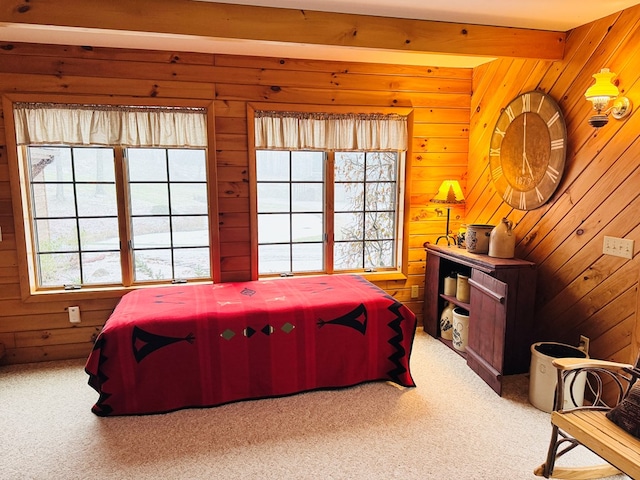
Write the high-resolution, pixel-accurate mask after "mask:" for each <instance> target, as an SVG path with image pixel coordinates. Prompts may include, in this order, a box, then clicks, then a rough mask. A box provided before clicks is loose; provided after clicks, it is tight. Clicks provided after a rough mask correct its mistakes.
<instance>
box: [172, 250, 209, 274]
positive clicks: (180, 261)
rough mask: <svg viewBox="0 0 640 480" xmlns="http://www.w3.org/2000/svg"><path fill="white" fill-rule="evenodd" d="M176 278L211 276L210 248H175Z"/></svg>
mask: <svg viewBox="0 0 640 480" xmlns="http://www.w3.org/2000/svg"><path fill="white" fill-rule="evenodd" d="M173 255H174V262H175V272H176V273H175V278H209V277H211V269H210V268H209V248H184V249H180V248H179V249H176V250H174V254H173Z"/></svg>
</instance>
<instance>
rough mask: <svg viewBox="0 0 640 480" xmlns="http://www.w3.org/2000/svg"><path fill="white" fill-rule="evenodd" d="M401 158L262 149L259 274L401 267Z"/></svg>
mask: <svg viewBox="0 0 640 480" xmlns="http://www.w3.org/2000/svg"><path fill="white" fill-rule="evenodd" d="M399 157H400V155H398V153H397V152H307V151H269V150H259V151H257V152H256V183H257V212H258V262H259V265H258V273H259V274H261V275H266V274H282V273H294V272H297V273H300V272H325V271H335V272H338V271H354V270H356V271H363V270H364V271H373V270H378V269H395V268H396V267H397V255H396V253H397V251H396V248H397V247H396V243H397V242H396V241H397V228H398V222H397V218H398V212H397V205H398V203H399V202H398V194H399V189H398V166H399V165H398V159H399ZM325 163H326V164H328V165H330V167H329V170H330V171H331V174H330V175H325V168H324V165H325ZM327 178H329V179H332V180H333V182H331V181H327ZM330 187H331V188H330ZM327 188H329V190H327ZM326 199H331V200H332V201H330V202H327V201H326ZM329 205H333V208H331V207H330V206H329ZM326 232H333V235H328V234H327V233H326ZM325 239H326V240H327V242H326V243H327V250H328V251H329V253H327V252H325ZM329 259H333V260H332V261H331V262H330V261H329ZM329 263H331V264H329Z"/></svg>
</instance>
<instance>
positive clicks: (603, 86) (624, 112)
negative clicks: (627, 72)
mask: <svg viewBox="0 0 640 480" xmlns="http://www.w3.org/2000/svg"><path fill="white" fill-rule="evenodd" d="M615 76H616V74H615V73H613V72H611V71H609V69H608V68H603V69H602V70H600V72H599V73H594V74H593V78H595V79H596V83H594V84H593V85H591V86H590V87H589V88H588V89H587V91H586V92H585V94H584V96H585V98H586V99H587V100H589V101H590V102H591V103H593V109H594V110H595V111H596V112H598V113H596V114H595V115H594V116H593V117H591V118H590V119H589V125H591V126H592V127H594V128H600V127H604V126H605V125H606V124H607V122H608V121H609V118H608V116H609V113H611V116H612V117H613V118H615V119H616V120H620V119H622V118H624V117H626V116H628V115H629V114H630V113H631V109H632V106H631V101H630V100H629V99H628V98H627V97H618V94H619V93H620V92H619V90H618V87H616V86H615V85H614V84H613V82H612V79H613V77H615ZM611 100H613V106H612V107H611V108H609V109H607V105H609V102H610V101H611Z"/></svg>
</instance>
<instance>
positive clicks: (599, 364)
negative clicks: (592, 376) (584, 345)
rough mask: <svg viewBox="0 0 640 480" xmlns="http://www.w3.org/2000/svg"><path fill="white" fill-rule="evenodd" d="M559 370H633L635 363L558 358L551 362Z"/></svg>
mask: <svg viewBox="0 0 640 480" xmlns="http://www.w3.org/2000/svg"><path fill="white" fill-rule="evenodd" d="M551 363H552V364H553V366H554V367H556V368H557V369H559V370H575V369H577V368H605V369H618V370H624V369H629V370H633V365H631V364H628V363H618V362H609V361H607V360H596V359H592V358H556V359H555V360H553V361H552V362H551Z"/></svg>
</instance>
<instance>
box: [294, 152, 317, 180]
mask: <svg viewBox="0 0 640 480" xmlns="http://www.w3.org/2000/svg"><path fill="white" fill-rule="evenodd" d="M323 166H324V152H291V180H292V181H294V182H300V181H307V182H308V181H314V182H321V181H322V179H323V178H324V169H323Z"/></svg>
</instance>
